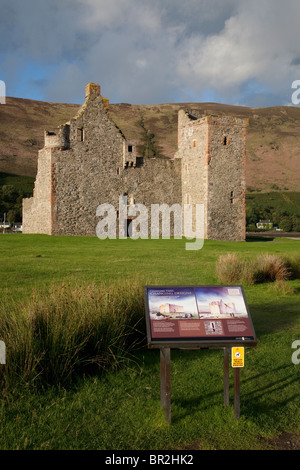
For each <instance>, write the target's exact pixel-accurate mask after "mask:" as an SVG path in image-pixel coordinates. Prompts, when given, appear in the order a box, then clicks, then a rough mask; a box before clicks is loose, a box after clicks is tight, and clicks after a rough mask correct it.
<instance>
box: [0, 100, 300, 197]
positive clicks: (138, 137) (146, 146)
mask: <svg viewBox="0 0 300 470" xmlns="http://www.w3.org/2000/svg"><path fill="white" fill-rule="evenodd" d="M78 108H79V105H75V104H61V103H48V102H42V101H34V100H27V99H21V98H7V100H6V105H1V106H0V172H5V173H13V174H18V175H24V176H32V177H35V174H36V168H37V156H38V150H39V149H40V148H42V147H43V140H44V129H47V130H53V129H55V127H57V126H58V125H59V124H62V123H64V122H65V121H67V120H69V119H70V118H72V117H73V116H74V115H75V114H76V112H77V110H78ZM180 108H186V109H189V110H193V109H196V110H198V111H199V110H201V112H203V114H231V115H235V116H237V117H246V118H248V119H249V127H248V135H247V170H246V179H247V187H248V188H250V189H251V190H252V191H274V190H281V191H282V190H283V191H299V190H300V184H299V174H300V108H297V107H270V108H246V107H240V106H230V105H223V104H217V103H181V104H159V105H130V104H126V103H121V104H110V108H109V114H110V116H111V117H112V119H113V120H114V121H115V122H116V124H117V125H118V126H119V127H120V128H121V129H122V131H123V133H124V134H125V136H126V137H127V138H128V140H134V141H136V143H137V144H139V147H140V150H141V152H142V151H143V152H144V154H145V155H146V156H147V154H149V155H151V156H156V157H161V158H172V157H173V155H174V153H175V152H176V150H177V113H178V110H179V109H180Z"/></svg>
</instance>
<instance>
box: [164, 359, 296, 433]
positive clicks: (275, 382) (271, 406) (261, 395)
mask: <svg viewBox="0 0 300 470" xmlns="http://www.w3.org/2000/svg"><path fill="white" fill-rule="evenodd" d="M291 367H292V366H291V365H286V366H280V367H278V368H274V369H270V370H268V371H266V372H264V373H259V374H256V375H255V376H252V377H248V378H245V379H244V378H243V377H241V389H240V406H241V416H243V415H244V416H245V417H248V418H250V417H252V418H258V417H262V415H264V416H266V415H267V416H269V417H272V416H273V418H274V419H276V416H277V417H278V415H280V412H281V410H284V409H285V407H286V405H287V404H288V403H297V401H298V400H299V394H298V393H294V390H295V388H294V385H295V384H297V383H298V382H299V375H298V374H293V375H291V374H290V373H288V369H290V370H291ZM283 371H284V376H281V377H280V378H277V379H274V376H275V375H276V374H279V373H281V374H282V372H283ZM208 379H209V377H208ZM255 383H257V386H255ZM249 388H252V390H249ZM229 389H230V392H229V394H230V400H229V407H227V406H225V405H224V395H223V381H222V378H221V377H220V385H219V386H218V388H216V389H215V390H214V391H213V392H209V393H203V394H201V390H199V394H197V396H195V395H194V396H192V397H191V398H184V399H182V398H180V397H176V396H173V399H172V402H171V403H172V410H173V411H174V412H173V413H172V422H173V423H174V424H176V423H178V422H180V421H181V420H182V419H183V418H185V417H187V416H190V415H193V414H195V413H198V412H199V411H207V410H210V409H211V408H213V407H219V406H222V405H223V406H224V410H226V409H228V410H229V409H231V410H233V406H234V385H233V378H232V377H231V379H230V386H229ZM289 389H290V390H289ZM194 392H195V390H194ZM174 395H175V394H174ZM275 414H276V416H275ZM271 419H272V418H271Z"/></svg>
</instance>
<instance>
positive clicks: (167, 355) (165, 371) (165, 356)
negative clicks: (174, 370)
mask: <svg viewBox="0 0 300 470" xmlns="http://www.w3.org/2000/svg"><path fill="white" fill-rule="evenodd" d="M160 405H161V407H163V408H165V412H166V421H167V422H168V423H170V422H171V351H170V348H161V349H160Z"/></svg>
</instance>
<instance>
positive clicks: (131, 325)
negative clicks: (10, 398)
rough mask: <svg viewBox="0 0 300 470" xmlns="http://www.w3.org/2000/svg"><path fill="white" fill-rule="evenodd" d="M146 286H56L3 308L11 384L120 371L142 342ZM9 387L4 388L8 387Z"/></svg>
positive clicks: (0, 318)
mask: <svg viewBox="0 0 300 470" xmlns="http://www.w3.org/2000/svg"><path fill="white" fill-rule="evenodd" d="M143 319H144V303H143V288H142V287H141V286H139V285H138V284H134V283H129V282H128V283H125V282H124V283H121V284H114V285H109V286H107V285H100V286H96V285H80V286H78V285H77V286H74V285H68V284H63V285H59V286H52V287H51V288H50V289H49V290H48V291H47V292H44V291H35V292H34V293H33V294H32V296H31V298H30V299H29V301H27V302H25V303H23V304H16V305H15V307H14V309H13V312H11V311H10V312H7V311H6V310H5V308H3V307H2V308H1V310H0V331H1V339H3V341H5V343H6V352H7V364H6V365H5V366H4V368H2V369H1V371H0V373H1V372H2V382H4V384H5V385H6V387H9V386H10V385H16V384H26V385H31V386H32V385H33V384H39V385H49V384H50V385H53V384H66V383H68V382H70V381H72V380H73V379H75V378H76V377H78V376H82V375H83V374H93V373H94V372H98V371H99V370H104V369H107V368H117V367H118V366H119V365H120V363H121V362H122V361H124V360H128V357H129V354H130V352H132V350H133V349H134V348H135V347H137V345H138V344H140V343H141V342H142V341H143V339H144V325H143ZM4 388H5V387H4Z"/></svg>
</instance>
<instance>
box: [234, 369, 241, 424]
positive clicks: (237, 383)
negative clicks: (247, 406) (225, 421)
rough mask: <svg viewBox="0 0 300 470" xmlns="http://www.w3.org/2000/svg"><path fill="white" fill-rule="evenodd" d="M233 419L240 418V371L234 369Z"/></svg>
mask: <svg viewBox="0 0 300 470" xmlns="http://www.w3.org/2000/svg"><path fill="white" fill-rule="evenodd" d="M234 417H235V418H236V419H239V417H240V369H239V367H236V368H235V369H234Z"/></svg>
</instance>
